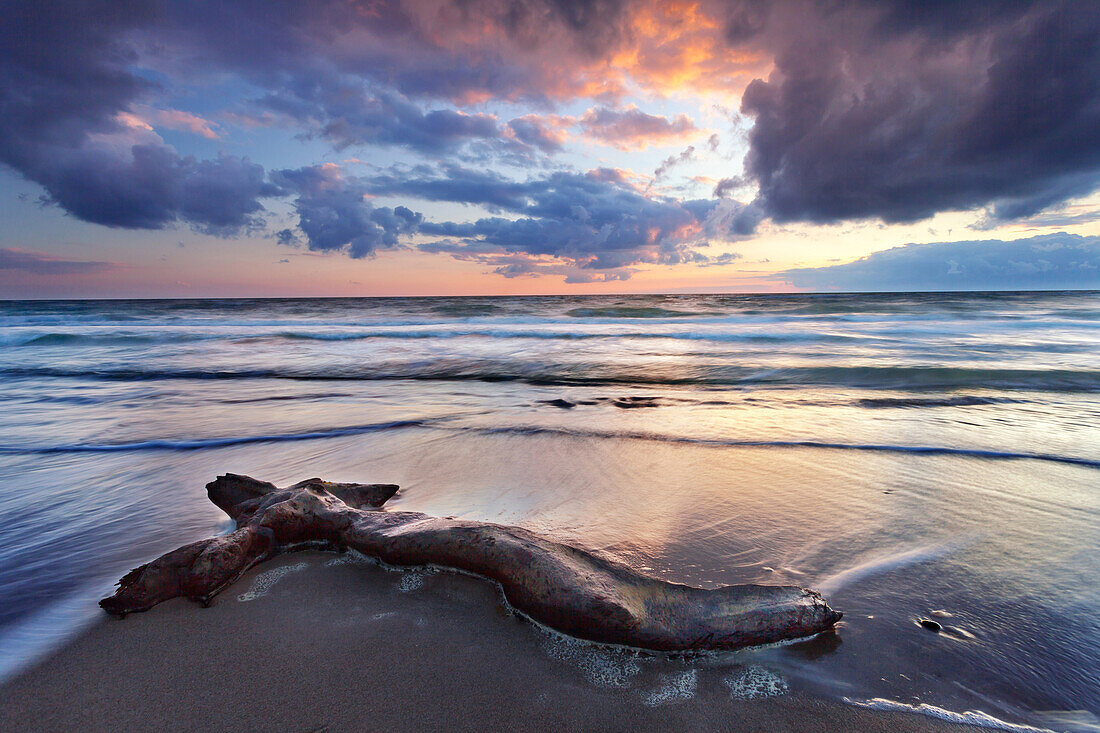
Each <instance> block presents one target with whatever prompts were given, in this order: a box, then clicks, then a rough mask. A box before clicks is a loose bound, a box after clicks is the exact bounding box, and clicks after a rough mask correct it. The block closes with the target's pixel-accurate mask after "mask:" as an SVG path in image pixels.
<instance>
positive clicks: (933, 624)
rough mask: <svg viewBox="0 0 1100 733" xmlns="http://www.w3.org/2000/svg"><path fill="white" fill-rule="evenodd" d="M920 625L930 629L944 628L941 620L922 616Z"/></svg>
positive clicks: (938, 629)
mask: <svg viewBox="0 0 1100 733" xmlns="http://www.w3.org/2000/svg"><path fill="white" fill-rule="evenodd" d="M920 625H921V626H923V627H924V628H926V629H928V630H929V631H940V630H942V629H943V627H942V626H940V624H939V622H937V621H933V620H932V619H930V618H922V619H921V620H920Z"/></svg>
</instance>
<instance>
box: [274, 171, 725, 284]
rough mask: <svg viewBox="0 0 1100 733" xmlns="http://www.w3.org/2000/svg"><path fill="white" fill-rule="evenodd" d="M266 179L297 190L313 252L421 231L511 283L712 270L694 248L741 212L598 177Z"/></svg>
mask: <svg viewBox="0 0 1100 733" xmlns="http://www.w3.org/2000/svg"><path fill="white" fill-rule="evenodd" d="M273 180H274V181H275V182H276V183H277V184H278V185H279V186H280V187H282V189H283V191H284V192H286V193H288V194H290V193H293V194H294V195H296V199H295V201H294V206H295V209H296V211H297V213H298V216H299V228H300V230H301V231H302V233H303V235H304V237H305V240H306V242H307V243H308V245H309V247H310V249H314V250H320V251H346V252H348V253H349V254H350V255H351V256H353V257H362V256H367V255H371V254H373V253H374V252H376V251H377V250H379V249H389V248H394V247H399V246H408V243H409V241H410V240H411V238H412V237H413V235H418V236H419V238H420V239H421V240H424V239H427V240H429V241H421V242H420V243H419V244H418V248H419V249H420V250H421V251H424V252H431V253H437V254H438V253H443V254H448V255H451V256H452V257H455V258H457V259H464V260H470V261H476V262H480V263H483V264H487V265H491V266H493V267H494V271H496V272H498V273H499V274H503V275H505V276H508V277H515V276H520V275H524V274H535V273H538V274H559V275H563V276H565V277H567V278H574V280H573V281H575V282H581V281H585V282H587V281H590V278H588V276H586V275H583V273H582V271H585V270H596V271H599V272H600V273H602V274H600V275H599V277H601V278H602V277H604V276H605V275H606V277H609V278H613V279H625V278H626V277H629V273H630V270H629V268H630V267H631V266H634V265H639V264H664V265H675V264H685V263H686V264H706V263H709V262H711V260H712V258H711V257H709V256H708V255H706V254H703V253H702V252H700V251H699V248H705V247H707V246H708V240H709V239H710V238H711V237H715V236H718V237H724V236H725V235H726V234H727V232H726V231H725V230H726V229H727V228H729V226H730V224H729V221H728V219H730V218H736V216H738V215H742V214H743V213H744V209H745V208H747V207H743V206H742V205H740V204H737V203H736V202H733V201H724V202H717V201H712V200H692V201H675V200H671V199H655V198H649V197H647V196H644V195H642V194H640V193H638V192H637V191H635V190H634V189H632V188H630V187H629V186H627V185H625V184H623V183H621V182H620V181H618V180H614V179H613V180H608V178H607V177H606V175H602V172H601V171H595V172H593V174H591V175H586V174H576V173H555V174H552V175H549V176H545V177H540V178H531V179H528V180H526V181H515V180H511V179H507V178H504V177H502V176H498V175H496V174H492V173H486V172H481V171H472V170H469V169H465V168H461V167H458V166H443V167H441V168H438V169H436V168H431V167H427V166H420V167H415V168H409V169H405V168H402V169H394V170H391V171H388V172H381V173H379V174H377V175H374V176H371V177H369V178H356V177H348V176H345V175H344V174H343V171H342V170H341V169H340V168H339V167H338V166H335V165H328V166H314V167H308V168H302V169H298V170H286V171H279V172H277V173H276V174H274V176H273ZM381 196H384V197H387V198H391V199H392V198H398V199H406V200H407V199H417V200H421V201H423V200H427V201H434V202H448V203H461V204H467V205H473V206H477V207H480V208H482V209H488V210H490V211H492V212H495V213H497V214H498V215H496V216H487V217H481V218H479V219H477V220H475V221H470V222H452V221H442V222H436V221H426V220H425V219H424V218H423V216H422V215H421V214H419V213H415V212H413V211H412V210H411V209H410V208H408V207H406V206H397V207H395V208H392V209H391V208H387V207H380V206H376V205H374V204H372V203H370V202H369V201H368V200H367V199H368V198H370V197H381ZM737 207H740V208H737ZM278 238H279V240H280V241H281V242H287V243H293V242H294V241H295V239H296V235H295V234H294V233H293V232H290V231H284V232H280V233H279V235H278ZM720 261H721V262H728V261H729V258H728V256H724V257H722V258H721V259H720ZM576 278H584V279H583V280H578V279H576Z"/></svg>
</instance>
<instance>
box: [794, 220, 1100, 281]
mask: <svg viewBox="0 0 1100 733" xmlns="http://www.w3.org/2000/svg"><path fill="white" fill-rule="evenodd" d="M779 275H780V276H781V277H783V278H784V279H786V280H787V282H789V283H791V284H792V285H794V286H795V287H799V288H808V289H810V290H846V291H862V292H867V291H891V290H893V291H897V290H1031V289H1040V290H1063V289H1079V288H1083V289H1093V288H1100V237H1081V236H1077V235H1073V234H1050V235H1045V236H1039V237H1032V238H1030V239H1018V240H1015V241H1012V242H1002V241H999V240H992V241H987V242H939V243H936V244H906V245H903V246H901V247H894V248H893V249H888V250H884V251H881V252H875V253H874V254H870V255H868V256H866V257H862V258H860V259H858V260H856V261H855V262H849V263H847V264H843V265H833V266H831V267H814V268H803V269H795V270H787V271H786V272H782V273H779Z"/></svg>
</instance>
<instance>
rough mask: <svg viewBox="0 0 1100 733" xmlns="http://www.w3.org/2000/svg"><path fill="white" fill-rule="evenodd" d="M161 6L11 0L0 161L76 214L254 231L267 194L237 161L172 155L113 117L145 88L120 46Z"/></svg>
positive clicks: (1, 77)
mask: <svg viewBox="0 0 1100 733" xmlns="http://www.w3.org/2000/svg"><path fill="white" fill-rule="evenodd" d="M159 7H160V4H159V3H145V2H82V3H70V2H56V1H46V2H39V1H38V0H35V1H34V2H14V3H9V4H8V5H7V6H6V8H5V20H4V23H3V24H0V161H2V162H4V163H6V164H7V165H9V166H11V167H12V168H14V169H16V170H18V171H20V172H21V173H22V174H23V175H24V176H26V177H27V178H29V179H30V180H32V181H35V182H37V183H39V184H41V185H42V186H43V187H44V188H45V189H46V192H47V198H48V199H49V200H51V201H53V202H55V203H57V204H59V205H60V206H62V207H63V208H64V209H65V210H66V211H68V212H69V213H71V214H73V215H74V216H76V217H78V218H80V219H84V220H85V221H90V222H94V223H97V224H104V225H107V226H117V227H129V228H158V227H163V226H165V225H167V224H169V223H172V222H174V221H177V220H182V221H184V222H187V223H189V224H191V225H192V226H194V227H195V228H197V229H199V230H201V231H204V232H208V233H214V234H228V233H232V232H236V231H238V230H240V229H241V228H242V227H245V226H249V225H252V224H255V223H256V222H257V219H256V214H257V213H258V212H259V211H261V210H262V208H263V207H262V206H261V205H260V203H259V200H258V199H259V197H261V196H264V195H268V194H270V193H271V192H272V189H271V188H270V187H269V186H268V185H267V184H266V183H265V182H264V171H263V168H261V167H260V166H258V165H255V164H253V163H250V162H249V161H248V159H247V158H237V157H231V156H222V157H219V158H217V159H215V160H205V161H200V160H196V159H194V158H191V157H181V156H179V155H178V154H177V153H176V152H175V151H174V150H172V149H171V148H169V147H168V146H166V145H164V144H163V143H162V142H161V141H160V139H159V138H158V137H157V136H156V135H154V134H152V132H151V130H149V129H148V128H147V127H144V128H143V127H142V126H141V124H140V123H136V122H134V121H129V122H128V121H127V120H126V119H125V118H124V117H120V114H121V113H123V112H124V111H125V110H126V109H127V108H128V106H129V105H130V104H132V103H134V102H135V101H137V100H138V99H139V98H140V97H141V96H142V95H143V94H146V93H148V92H150V91H151V90H152V89H153V88H154V85H153V84H152V83H150V82H148V81H146V80H144V79H142V78H140V77H138V76H136V75H135V74H133V73H132V72H130V71H129V70H128V65H129V64H131V63H133V62H134V61H135V60H136V54H135V52H134V51H133V49H132V48H131V47H130V46H129V45H127V44H126V43H124V42H123V41H121V40H120V37H121V36H123V35H124V34H125V33H126V32H128V31H130V30H132V29H133V28H135V27H136V26H139V25H142V24H144V23H148V22H150V21H154V20H156V19H158V17H159V16H158V9H159Z"/></svg>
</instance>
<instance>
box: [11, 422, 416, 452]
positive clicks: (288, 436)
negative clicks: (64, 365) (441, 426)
mask: <svg viewBox="0 0 1100 733" xmlns="http://www.w3.org/2000/svg"><path fill="white" fill-rule="evenodd" d="M430 422H431V421H430V420H394V421H391V422H383V423H372V424H370V425H349V426H346V427H340V428H332V429H329V430H313V431H308V432H302V433H275V434H272V435H240V436H228V437H223V438H199V439H196V440H142V441H137V442H133V443H69V444H62V445H44V446H18V445H0V454H21V455H26V454H38V455H41V454H51V453H119V452H124V451H186V450H203V449H205V448H224V447H227V446H233V445H248V444H250V443H284V442H291V441H298V440H318V439H322V438H339V437H342V436H346V435H360V434H363V433H376V432H381V431H384V430H400V429H402V428H412V427H423V426H425V425H428V424H429V423H430Z"/></svg>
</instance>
